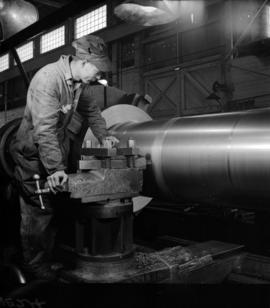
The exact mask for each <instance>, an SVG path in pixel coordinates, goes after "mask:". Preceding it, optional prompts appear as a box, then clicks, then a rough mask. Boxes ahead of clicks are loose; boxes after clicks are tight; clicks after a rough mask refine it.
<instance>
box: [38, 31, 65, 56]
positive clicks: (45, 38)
mask: <svg viewBox="0 0 270 308" xmlns="http://www.w3.org/2000/svg"><path fill="white" fill-rule="evenodd" d="M63 45H65V26H62V27H60V28H57V29H55V30H53V31H50V32H48V33H46V34H44V35H42V36H41V41H40V53H45V52H47V51H49V50H52V49H55V48H57V47H60V46H63Z"/></svg>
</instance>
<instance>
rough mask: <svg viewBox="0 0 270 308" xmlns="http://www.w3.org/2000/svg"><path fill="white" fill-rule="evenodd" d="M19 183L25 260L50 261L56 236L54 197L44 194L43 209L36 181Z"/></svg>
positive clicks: (32, 261)
mask: <svg viewBox="0 0 270 308" xmlns="http://www.w3.org/2000/svg"><path fill="white" fill-rule="evenodd" d="M17 168H19V167H17ZM42 182H43V181H41V183H42ZM18 185H19V190H20V208H21V226H20V232H21V244H22V249H23V256H24V261H25V262H26V263H28V264H33V263H39V262H40V263H43V262H47V261H48V262H49V261H51V257H52V251H53V247H54V242H55V236H56V228H55V226H54V206H53V203H54V202H53V197H52V196H49V195H43V196H42V199H43V204H44V206H45V209H41V204H40V200H39V197H38V196H37V195H35V194H34V192H35V190H36V189H37V188H36V183H35V181H27V182H20V183H18ZM41 186H42V184H41ZM26 191H27V194H26Z"/></svg>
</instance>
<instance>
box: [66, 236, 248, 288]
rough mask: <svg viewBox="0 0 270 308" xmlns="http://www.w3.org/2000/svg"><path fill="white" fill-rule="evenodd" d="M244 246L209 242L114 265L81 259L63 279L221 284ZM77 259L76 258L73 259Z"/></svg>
mask: <svg viewBox="0 0 270 308" xmlns="http://www.w3.org/2000/svg"><path fill="white" fill-rule="evenodd" d="M242 249H243V246H240V245H235V244H228V243H222V242H217V241H209V242H205V243H199V244H194V245H191V246H188V247H182V246H176V247H170V248H166V249H163V250H161V251H154V252H145V250H144V249H143V248H142V247H136V249H135V252H134V255H133V256H132V257H128V258H125V259H122V260H118V261H113V262H90V261H88V260H85V259H83V258H81V257H79V256H77V257H76V259H75V260H73V262H74V263H73V268H72V269H69V270H63V271H62V272H61V275H60V276H61V279H62V280H64V281H66V282H72V283H74V282H83V283H220V282H222V281H223V280H224V279H225V278H226V277H227V276H228V275H229V274H230V273H231V272H232V270H233V269H234V268H237V267H239V262H240V261H241V256H242V255H243V254H244V253H243V252H242ZM73 257H74V255H73Z"/></svg>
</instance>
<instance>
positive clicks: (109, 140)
mask: <svg viewBox="0 0 270 308" xmlns="http://www.w3.org/2000/svg"><path fill="white" fill-rule="evenodd" d="M118 143H119V140H118V139H117V138H116V137H114V136H107V137H105V138H103V139H102V140H101V142H100V144H101V146H102V147H103V148H113V147H115V146H116V145H117V144H118Z"/></svg>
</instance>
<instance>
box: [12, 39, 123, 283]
mask: <svg viewBox="0 0 270 308" xmlns="http://www.w3.org/2000/svg"><path fill="white" fill-rule="evenodd" d="M72 46H73V47H74V48H75V50H76V56H61V57H60V59H59V60H58V61H57V62H55V63H51V64H48V65H46V66H45V67H43V68H42V69H40V70H39V71H38V72H37V73H36V75H35V76H34V77H33V79H32V81H31V83H30V86H29V89H28V93H27V103H26V108H25V112H24V116H23V120H22V122H21V125H20V127H19V130H18V132H17V135H16V139H15V141H14V142H13V151H12V152H13V158H14V161H15V163H16V167H15V178H16V180H17V183H18V184H19V185H18V186H19V190H20V206H21V239H22V248H23V255H24V261H25V263H27V264H28V267H29V268H30V270H31V271H32V272H34V273H37V275H39V274H42V275H43V276H44V274H45V276H46V275H47V276H48V278H51V276H53V273H51V269H52V268H51V264H50V261H51V256H52V250H53V247H54V239H55V229H54V227H53V226H52V220H53V217H54V211H55V208H54V202H53V201H54V197H53V194H51V195H44V196H43V202H44V206H45V209H41V204H40V201H39V198H38V196H37V195H35V194H34V191H35V190H36V183H35V181H34V179H33V176H34V175H35V174H38V175H39V176H40V178H41V185H42V186H43V185H44V184H45V182H46V181H47V183H48V185H49V188H50V190H51V192H53V193H56V192H57V191H58V190H61V187H62V186H63V185H64V184H65V183H66V182H67V179H68V175H67V173H66V171H67V168H68V163H67V162H68V154H69V150H70V139H71V138H74V136H76V134H77V133H79V131H80V129H81V120H82V119H86V120H87V121H88V123H89V126H90V127H91V129H92V131H93V134H94V135H95V136H96V138H97V139H98V140H99V142H100V144H104V143H106V141H107V139H110V140H111V141H112V143H113V144H114V145H115V143H117V141H118V140H117V139H116V138H114V137H112V136H107V131H106V123H105V120H104V119H103V118H102V116H101V113H100V110H99V108H98V107H97V105H96V104H95V101H94V100H93V98H92V97H89V100H88V102H87V104H85V99H84V103H83V104H80V101H79V98H80V94H81V92H82V90H83V88H84V87H85V86H87V84H89V83H90V82H94V81H97V80H98V79H99V78H100V76H101V73H102V72H108V71H110V68H111V62H110V60H109V58H108V55H107V49H106V45H105V43H104V41H103V40H102V39H101V38H99V37H96V36H93V35H87V36H85V37H82V38H80V39H78V40H76V41H74V42H73V43H72ZM74 119H75V120H74ZM76 119H79V121H76ZM74 124H75V125H74ZM51 274H52V275H51Z"/></svg>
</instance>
